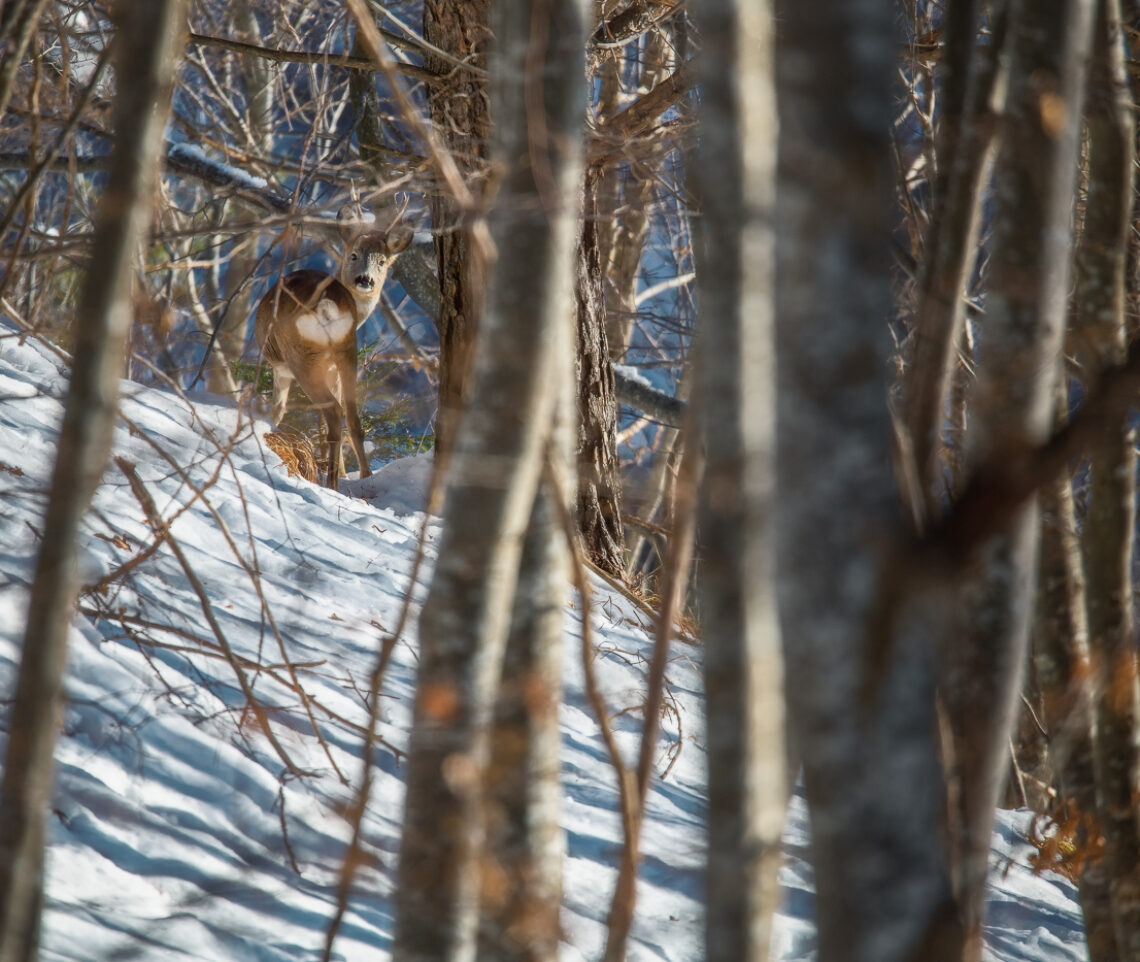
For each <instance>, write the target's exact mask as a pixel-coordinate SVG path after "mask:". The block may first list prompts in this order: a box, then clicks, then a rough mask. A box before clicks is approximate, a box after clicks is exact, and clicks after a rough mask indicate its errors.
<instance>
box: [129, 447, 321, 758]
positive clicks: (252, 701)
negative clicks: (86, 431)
mask: <svg viewBox="0 0 1140 962" xmlns="http://www.w3.org/2000/svg"><path fill="white" fill-rule="evenodd" d="M115 464H116V465H117V466H118V468H119V470H120V471H122V472H123V475H124V477H126V479H127V483H128V484H130V486H131V491H132V492H133V493H134V496H135V498H136V499H137V500H138V502H139V506H140V507H141V508H142V509H143V512H144V513H145V514H146V517H147V521H148V523H149V524H150V526H151V528H152V529H154V532H155V534H161V535H162V536H163V538H164V540H165V541H166V543H167V544H168V545H169V546H170V550H171V551H172V552H173V554H174V557H175V558H177V559H178V563H179V565H181V566H182V571H183V573H184V574H185V575H186V580H187V582H189V584H190V587H191V588H192V589H193V591H194V593H195V594H196V595H197V596H198V602H199V604H200V605H201V608H202V614H203V616H204V617H205V619H206V623H207V624H208V625H209V626H210V630H211V631H212V632H213V634H214V637H215V638H216V639H217V641H218V645H219V646H220V648H221V650H222V652H223V653H224V654H225V656H226V660H227V661H228V662H229V663H230V667H231V668H232V669H233V672H234V675H235V676H236V678H237V680H238V684H239V685H240V686H241V690H242V693H243V694H244V695H245V697H246V701H247V702H248V704H249V707H250V710H251V711H252V712H253V714H254V717H255V718H256V719H257V723H258V725H259V726H260V727H261V730H262V732H263V734H264V735H265V737H266V739H267V740H268V741H269V744H270V745H271V746H273V750H274V751H275V752H276V753H277V757H278V758H280V759H281V761H282V762H283V763H284V765H285V768H286V770H287V771H289V772H290V773H291V774H293V775H296V776H298V777H304V776H308V775H313V774H315V773H314V772H306V771H304V770H303V769H301V768H298V767H297V766H296V764H294V762H293V760H292V759H291V758H290V757H289V755H288V753H287V752H286V751H285V749H284V747H283V746H282V745H281V743H280V742H279V741H278V740H277V736H276V735H275V734H274V732H273V728H272V727H271V725H270V724H269V716H268V715H267V714H266V712H265V708H264V707H263V706H262V704H261V703H260V702H259V701H258V700H257V697H256V696H255V695H254V693H253V689H252V688H251V687H250V684H249V679H247V678H246V676H245V670H244V669H243V668H242V666H241V663H240V662H239V661H238V659H237V657H236V656H235V655H234V652H233V649H232V648H231V647H230V643H229V641H228V640H227V639H226V636H225V634H224V633H223V632H222V627H221V625H219V624H218V619H217V618H216V617H215V615H214V609H213V606H212V605H211V604H210V598H209V595H208V594H207V592H206V588H205V586H204V585H203V584H202V582H201V581H200V580H199V578H198V575H197V574H196V573H195V572H194V569H193V568H192V567H191V566H190V562H189V561H188V560H187V558H186V555H185V553H184V552H183V551H182V546H181V545H179V543H178V541H177V539H176V538H175V537H174V535H173V534H172V533H171V531H170V529H169V527H168V526H167V523H166V522H165V521H163V519H162V517H161V516H160V515H159V513H158V509H157V508H156V507H155V505H154V499H153V498H151V496H150V492H149V491H147V489H146V487H145V486H144V485H143V483H142V479H141V478H140V477H139V476H138V472H137V471H136V470H135V466H134V465H133V464H132V463H131V462H130V461H128V460H126V458H122V457H116V458H115Z"/></svg>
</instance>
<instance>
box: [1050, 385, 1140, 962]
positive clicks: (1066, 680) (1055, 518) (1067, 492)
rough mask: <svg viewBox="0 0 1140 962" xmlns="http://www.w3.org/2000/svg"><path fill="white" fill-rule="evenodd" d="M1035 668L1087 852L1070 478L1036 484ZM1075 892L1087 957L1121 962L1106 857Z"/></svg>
mask: <svg viewBox="0 0 1140 962" xmlns="http://www.w3.org/2000/svg"><path fill="white" fill-rule="evenodd" d="M1066 380H1067V379H1065V378H1061V379H1059V383H1058V387H1057V392H1056V393H1057V401H1056V412H1057V414H1056V423H1057V424H1061V423H1063V422H1064V419H1065V417H1066V415H1067V405H1068V399H1069V396H1068V384H1067V383H1066ZM1037 571H1038V574H1037V604H1036V614H1035V620H1034V629H1033V667H1034V670H1035V673H1036V676H1037V684H1038V686H1039V688H1040V690H1041V695H1042V706H1043V719H1044V722H1045V726H1046V730H1047V731H1048V733H1049V762H1050V764H1051V765H1052V768H1053V771H1054V772H1055V777H1056V780H1057V783H1058V787H1059V789H1060V795H1061V798H1060V801H1061V804H1062V806H1063V808H1062V813H1063V815H1064V816H1066V817H1069V816H1072V815H1075V816H1076V818H1077V820H1078V821H1077V824H1078V830H1077V838H1076V841H1077V843H1078V845H1080V846H1082V849H1083V850H1084V851H1085V852H1086V853H1087V852H1090V851H1091V849H1092V847H1093V845H1094V844H1095V839H1096V837H1097V836H1099V835H1100V825H1099V819H1098V815H1097V787H1096V773H1095V767H1094V764H1093V743H1092V733H1093V712H1092V701H1091V697H1090V695H1091V687H1092V686H1091V685H1090V683H1089V679H1090V672H1089V660H1088V617H1087V614H1086V609H1085V597H1086V591H1085V575H1084V569H1083V567H1082V565H1081V547H1080V542H1079V541H1078V540H1077V519H1076V509H1075V507H1074V504H1073V485H1072V481H1071V480H1070V479H1069V477H1068V476H1067V475H1065V476H1062V477H1060V478H1057V479H1056V480H1054V481H1053V482H1051V483H1050V484H1047V485H1044V486H1043V487H1042V489H1041V554H1040V559H1039V561H1038V568H1037ZM1078 895H1079V897H1080V902H1081V914H1082V915H1083V916H1084V923H1085V940H1086V942H1087V944H1088V950H1089V962H1118V960H1119V959H1120V955H1119V953H1118V952H1117V949H1116V935H1115V933H1114V931H1113V923H1112V905H1111V898H1110V894H1109V888H1108V874H1107V871H1106V867H1105V864H1104V860H1103V859H1096V858H1089V859H1087V860H1086V861H1085V862H1084V863H1083V865H1082V868H1081V874H1080V881H1079V887H1078Z"/></svg>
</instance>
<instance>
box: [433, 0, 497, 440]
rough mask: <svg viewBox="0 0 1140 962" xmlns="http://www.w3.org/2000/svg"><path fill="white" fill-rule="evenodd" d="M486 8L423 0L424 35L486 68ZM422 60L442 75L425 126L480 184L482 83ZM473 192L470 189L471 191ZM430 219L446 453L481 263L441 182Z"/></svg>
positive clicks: (486, 125)
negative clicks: (430, 127) (429, 124)
mask: <svg viewBox="0 0 1140 962" xmlns="http://www.w3.org/2000/svg"><path fill="white" fill-rule="evenodd" d="M490 10H491V4H490V0H426V2H425V3H424V21H423V22H424V39H425V40H426V41H427V42H428V43H430V44H433V45H435V46H436V47H439V48H440V49H441V50H443V51H445V52H446V53H448V54H450V55H451V56H452V57H454V58H457V59H460V60H464V61H467V62H468V63H470V64H471V65H472V66H475V67H482V68H486V66H487V55H486V51H487V44H488V41H489V40H490V22H489V17H490ZM424 62H425V65H426V66H427V68H428V69H429V70H431V71H433V72H435V73H438V74H440V75H441V76H444V77H446V79H445V80H444V81H442V82H441V83H438V84H432V85H430V86H429V88H428V109H429V111H430V113H431V121H432V124H433V125H434V127H435V129H436V131H437V132H438V134H439V136H440V137H441V138H442V140H443V143H444V145H445V146H446V148H447V149H448V150H449V151H451V153H452V156H453V157H454V158H455V162H456V165H457V166H458V168H459V171H460V173H461V174H463V176H464V179H465V180H467V181H468V182H472V181H481V179H482V177H483V175H484V168H485V166H486V159H487V141H488V136H489V133H490V124H491V114H490V111H489V107H488V100H487V90H486V82H485V81H484V80H482V79H481V78H480V77H478V76H477V75H476V74H474V73H472V72H471V71H469V70H456V69H455V68H454V66H453V65H452V64H451V63H449V62H448V61H447V60H444V59H442V58H439V57H436V56H433V55H432V54H430V53H429V54H428V55H427V56H426V57H425V60H424ZM479 192H480V191H479V189H478V188H473V193H476V194H478V193H479ZM431 216H432V230H433V232H434V234H435V251H436V262H437V267H438V273H439V291H440V300H439V318H438V322H437V324H438V329H439V411H438V414H437V415H436V450H437V451H443V452H446V451H447V450H448V445H450V444H451V443H452V432H453V429H454V422H455V420H456V418H457V417H458V415H459V411H460V410H461V409H462V407H463V403H464V401H465V399H466V397H467V389H466V384H467V372H468V368H469V366H470V354H471V348H472V345H473V343H474V340H475V335H476V330H477V328H478V325H479V315H480V313H481V311H482V301H483V275H484V271H485V269H486V264H484V263H481V262H480V260H479V258H478V257H477V256H476V255H477V253H478V252H477V251H476V250H475V248H474V246H473V243H472V237H471V232H470V230H469V229H468V226H467V225H466V224H464V223H462V221H461V218H460V210H459V208H458V206H457V205H456V202H455V198H453V197H450V196H449V195H448V194H447V192H446V189H445V188H444V186H443V185H442V184H440V185H438V187H437V189H436V192H435V193H434V194H433V196H432V198H431Z"/></svg>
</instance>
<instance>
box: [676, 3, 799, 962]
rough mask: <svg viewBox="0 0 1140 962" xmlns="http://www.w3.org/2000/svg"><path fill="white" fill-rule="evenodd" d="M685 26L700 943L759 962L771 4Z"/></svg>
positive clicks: (769, 692)
mask: <svg viewBox="0 0 1140 962" xmlns="http://www.w3.org/2000/svg"><path fill="white" fill-rule="evenodd" d="M695 15H696V16H697V17H698V19H699V23H700V31H701V37H702V38H703V52H702V59H701V62H700V77H701V90H702V92H703V93H702V115H701V137H700V141H701V148H700V149H701V156H700V157H699V158H698V159H697V165H696V172H697V185H698V190H699V193H700V203H701V209H702V210H703V211H704V232H703V234H702V235H701V238H702V243H701V246H700V248H699V251H698V258H699V263H700V268H701V270H700V274H699V277H700V289H699V303H700V327H699V335H698V337H699V338H700V344H699V346H698V348H697V359H696V364H697V374H696V383H697V400H696V406H697V410H698V411H699V412H700V415H701V426H702V431H701V434H702V438H703V442H704V449H705V455H704V456H705V462H706V467H705V476H704V482H703V483H702V484H701V487H700V492H701V493H700V515H699V518H700V520H699V530H700V532H701V534H700V544H701V547H700V557H701V580H700V585H699V588H700V596H701V612H702V625H701V630H702V637H703V640H704V645H705V705H706V711H707V715H708V753H709V757H708V779H709V812H708V825H709V835H708V875H707V879H708V882H707V889H706V891H707V914H706V936H705V938H706V945H707V958H708V959H709V960H710V962H749V960H751V962H764V960H766V959H767V958H768V951H769V943H770V941H771V926H772V916H773V914H774V912H775V911H776V908H777V907H778V905H779V902H780V889H779V885H778V882H777V871H778V869H779V864H780V852H781V850H780V833H781V832H782V830H783V825H784V815H785V811H786V806H787V800H788V785H787V781H788V778H787V772H786V771H785V764H784V760H785V744H784V698H783V659H782V656H781V653H780V640H779V631H778V628H777V619H776V608H775V585H774V567H773V547H774V544H773V532H772V512H773V507H774V488H775V471H774V468H775V463H774V461H775V446H776V443H775V428H776V423H775V417H774V412H775V409H776V391H775V363H774V362H775V358H774V351H773V347H774V316H773V311H774V300H775V290H774V283H773V282H774V277H773V274H774V267H775V246H774V241H775V238H774V227H773V224H774V220H773V215H774V208H775V177H776V127H777V121H776V96H775V95H776V91H775V74H774V68H773V39H774V25H773V15H772V9H771V5H770V4H767V3H758V2H756V0H716V2H714V0H705V2H703V3H702V4H701V5H700V7H699V8H698V9H697V10H696V11H695ZM692 456H694V454H693V453H687V454H686V457H692Z"/></svg>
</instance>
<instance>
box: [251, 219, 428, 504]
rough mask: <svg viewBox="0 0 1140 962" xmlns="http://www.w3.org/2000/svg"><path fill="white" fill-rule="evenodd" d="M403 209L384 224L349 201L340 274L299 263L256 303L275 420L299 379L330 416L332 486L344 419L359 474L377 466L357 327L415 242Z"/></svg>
mask: <svg viewBox="0 0 1140 962" xmlns="http://www.w3.org/2000/svg"><path fill="white" fill-rule="evenodd" d="M402 213H403V212H402V211H400V212H399V213H397V214H396V215H395V217H393V218H391V219H390V221H389V223H388V226H386V227H384V228H377V226H376V222H375V221H374V220H366V219H364V218H361V217H356V218H354V217H352V215H351V212H350V211H349V210H348V209H347V208H344V209H342V210H341V212H340V214H339V215H338V217H337V221H338V226H339V230H340V233H341V235H342V237H343V239H344V244H345V249H344V256H343V257H342V258H341V260H340V269H339V271H338V272H337V276H335V277H334V276H332V275H331V274H326V273H324V272H323V271H315V270H303V271H294V272H293V273H291V274H287V275H286V276H284V277H282V278H280V279H279V280H278V281H277V283H276V284H274V286H273V287H272V288H270V289H269V292H268V293H267V294H266V295H265V296H264V297H263V298H262V299H261V303H260V304H259V305H258V307H257V314H256V317H255V321H254V331H255V333H256V335H257V343H258V346H259V347H260V348H261V352H262V354H263V356H264V357H265V359H266V360H267V361H268V362H269V363H270V365H272V367H273V413H272V417H273V420H274V421H275V422H279V421H280V420H281V418H282V417H283V416H284V414H285V408H286V406H287V404H288V400H289V388H290V387H291V386H292V383H293V381H294V380H296V381H297V382H298V383H300V385H301V387H302V389H303V390H304V392H305V393H306V394H307V395H308V396H309V400H310V401H312V403H313V404H314V406H316V407H317V408H318V409H319V410H320V412H321V415H322V416H323V417H324V420H325V426H326V428H327V439H328V474H327V476H326V479H325V484H326V485H327V486H328V487H330V488H333V489H335V488H336V486H337V481H338V479H339V478H340V476H341V475H342V474H343V463H342V456H341V443H342V441H343V438H344V434H343V422H347V424H348V438H349V441H350V442H351V444H352V449H353V451H355V452H356V458H357V460H358V461H359V462H360V476H361V477H362V478H366V477H368V476H369V475H370V474H371V473H372V469H371V468H370V467H369V465H368V458H367V456H366V455H365V453H364V430H363V428H362V427H361V425H360V414H359V412H358V410H357V405H356V329H357V328H358V327H360V325H361V324H363V323H364V322H365V321H366V320H367V319H368V315H370V314H371V313H372V311H373V309H374V308H375V307H376V303H377V301H379V299H380V291H381V288H382V287H383V285H384V279H385V278H386V277H387V275H388V267H389V266H390V265H391V263H392V260H393V259H394V258H395V257H396V255H397V254H399V253H400V251H402V250H403V249H404V248H405V247H407V246H408V244H409V243H410V242H411V239H412V230H411V228H409V227H408V226H407V225H405V224H403V223H401V222H400V216H401V214H402Z"/></svg>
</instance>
